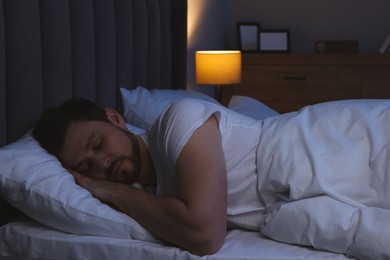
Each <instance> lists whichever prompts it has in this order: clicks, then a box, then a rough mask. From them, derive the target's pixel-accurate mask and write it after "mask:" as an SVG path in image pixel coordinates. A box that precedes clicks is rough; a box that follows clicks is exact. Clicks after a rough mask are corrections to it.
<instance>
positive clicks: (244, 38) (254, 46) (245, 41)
mask: <svg viewBox="0 0 390 260" xmlns="http://www.w3.org/2000/svg"><path fill="white" fill-rule="evenodd" d="M259 28H260V24H259V23H238V24H237V31H238V40H239V47H240V50H241V51H242V52H257V51H258V50H259V37H258V35H259Z"/></svg>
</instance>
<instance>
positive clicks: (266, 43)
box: [259, 30, 290, 53]
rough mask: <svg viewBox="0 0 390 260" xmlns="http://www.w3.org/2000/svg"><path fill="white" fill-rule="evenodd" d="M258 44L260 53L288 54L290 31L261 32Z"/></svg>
mask: <svg viewBox="0 0 390 260" xmlns="http://www.w3.org/2000/svg"><path fill="white" fill-rule="evenodd" d="M259 44H260V52H271V53H272V52H284V53H287V52H290V31H289V30H261V31H260V33H259Z"/></svg>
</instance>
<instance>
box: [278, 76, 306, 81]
mask: <svg viewBox="0 0 390 260" xmlns="http://www.w3.org/2000/svg"><path fill="white" fill-rule="evenodd" d="M283 80H297V81H298V80H299V81H305V80H307V77H300V76H284V77H283Z"/></svg>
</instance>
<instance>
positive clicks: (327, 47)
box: [315, 40, 359, 53]
mask: <svg viewBox="0 0 390 260" xmlns="http://www.w3.org/2000/svg"><path fill="white" fill-rule="evenodd" d="M315 52H316V53H358V52H359V42H358V41H333V40H330V41H328V40H327V41H325V40H322V41H316V42H315Z"/></svg>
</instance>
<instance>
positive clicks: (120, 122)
mask: <svg viewBox="0 0 390 260" xmlns="http://www.w3.org/2000/svg"><path fill="white" fill-rule="evenodd" d="M104 111H106V116H107V118H108V120H109V121H110V122H111V123H112V124H114V125H116V126H119V127H120V128H123V129H125V128H126V123H125V120H124V119H123V116H122V115H121V114H119V113H118V111H116V110H115V109H113V108H105V109H104Z"/></svg>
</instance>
